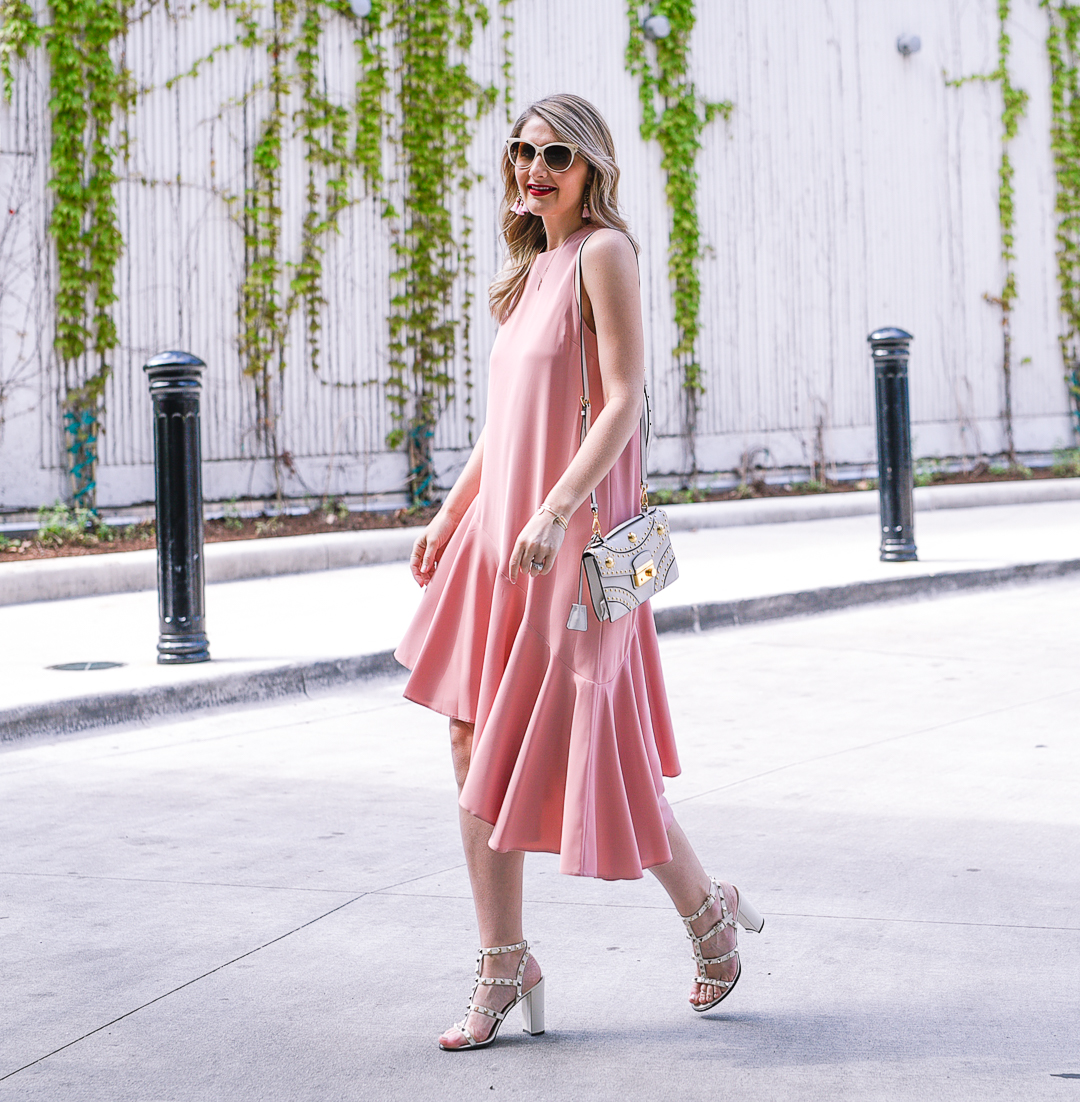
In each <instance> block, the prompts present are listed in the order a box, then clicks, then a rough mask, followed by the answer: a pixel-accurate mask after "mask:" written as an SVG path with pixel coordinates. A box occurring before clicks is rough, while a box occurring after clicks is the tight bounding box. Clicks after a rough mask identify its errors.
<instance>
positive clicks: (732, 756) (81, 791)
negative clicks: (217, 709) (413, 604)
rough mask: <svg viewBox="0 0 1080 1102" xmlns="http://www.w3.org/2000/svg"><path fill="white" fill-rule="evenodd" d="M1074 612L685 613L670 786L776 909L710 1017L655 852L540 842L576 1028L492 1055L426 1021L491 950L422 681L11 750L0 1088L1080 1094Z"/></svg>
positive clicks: (675, 681)
mask: <svg viewBox="0 0 1080 1102" xmlns="http://www.w3.org/2000/svg"><path fill="white" fill-rule="evenodd" d="M218 630H219V631H220V628H219V629H218ZM1078 635H1080V582H1077V581H1059V582H1055V583H1050V584H1044V585H1037V586H1028V587H1024V588H1016V589H1008V590H995V591H990V592H980V593H975V594H967V595H963V596H957V597H952V598H948V599H942V600H939V601H934V602H925V603H918V604H907V605H888V606H878V607H873V608H865V609H859V610H855V611H848V612H842V613H837V614H832V615H827V616H821V617H815V618H811V619H801V620H789V621H784V622H779V623H774V624H769V625H759V626H754V627H744V628H739V629H735V630H729V631H720V632H714V633H708V634H701V635H669V636H666V637H665V638H664V640H663V642H662V648H663V656H664V661H665V668H666V670H667V675H668V682H669V690H670V694H671V699H672V703H673V708H674V711H675V718H676V723H677V729H678V732H679V737H680V747H681V751H682V756H683V764H684V767H685V772H684V775H683V776H682V777H680V778H677V779H675V780H673V781H672V782H671V784H670V788H669V795H670V796H671V798H672V800H673V803H674V806H675V809H676V814H677V815H678V817H679V819H680V821H681V822H682V823H683V825H684V826H685V827H686V829H687V831H688V833H689V834H690V836H691V838H693V839H695V841H696V844H697V845H698V847H699V849H700V851H701V852H702V855H703V857H704V858H705V860H706V863H707V866H708V867H709V868H711V869H712V870H714V871H715V872H716V873H717V874H721V875H723V876H725V877H729V878H731V879H733V880H734V881H735V882H736V883H737V884H739V885H740V886H741V887H742V888H743V890H744V891H745V892H746V893H747V895H748V896H749V897H751V898H753V899H754V900H755V901H756V902H757V903H758V905H759V906H760V907H761V908H762V909H764V911H765V912H766V914H767V923H766V927H765V931H764V933H763V934H761V935H759V936H755V935H752V934H744V935H743V937H742V939H741V943H742V947H743V949H744V958H743V959H744V967H745V974H744V977H743V979H742V980H741V982H740V984H739V987H738V988H737V990H736V991H735V993H734V994H733V995H732V996H731V999H730V1001H729V1002H726V1003H725V1004H724V1005H723V1007H722V1008H720V1009H718V1010H717V1011H716V1012H713V1013H710V1014H707V1015H703V1016H697V1015H695V1014H693V1013H692V1012H691V1011H690V1009H689V1008H688V1006H687V1005H686V1003H685V1001H684V1000H685V996H686V994H687V992H688V989H689V981H690V977H691V975H692V966H691V961H690V957H689V953H688V950H687V947H686V942H685V939H684V938H683V935H682V927H681V925H680V924H679V922H678V921H677V919H676V918H675V917H674V915H673V913H672V912H671V910H670V908H669V907H668V906H667V905H666V903H665V900H664V897H663V896H662V893H661V892H660V890H659V889H658V887H657V885H656V884H655V882H653V881H652V880H651V878H646V879H645V880H643V881H639V882H634V883H623V884H604V883H597V882H592V881H582V880H575V879H570V878H566V877H560V876H559V875H558V873H557V872H556V868H555V863H554V860H553V859H551V858H548V857H544V856H541V857H537V858H530V859H529V861H528V863H527V877H528V879H527V893H526V894H527V899H528V906H527V927H526V928H527V931H528V936H529V937H530V938H531V939H532V941H533V944H534V947H535V950H536V952H537V955H538V958H539V959H540V961H541V963H542V964H543V966H544V969H545V971H546V973H547V975H548V985H549V992H548V1018H549V1030H548V1033H547V1035H546V1036H544V1037H538V1038H530V1037H528V1036H526V1035H524V1034H522V1033H521V1032H520V1031H519V1029H518V1026H519V1022H518V1021H515V1020H513V1019H511V1021H510V1022H508V1025H507V1028H506V1031H505V1037H504V1039H503V1040H500V1042H499V1043H498V1044H497V1045H496V1046H494V1047H493V1048H492V1049H489V1050H484V1051H481V1052H476V1053H465V1054H445V1053H441V1052H439V1051H438V1050H437V1049H436V1047H435V1043H434V1042H435V1037H436V1036H437V1034H438V1033H439V1031H440V1030H441V1029H442V1028H443V1027H444V1026H445V1025H447V1024H448V1023H449V1022H450V1021H451V1020H453V1019H454V1018H455V1017H457V1016H458V1013H459V1011H460V1009H461V1005H462V1003H463V1002H464V1000H465V997H466V995H467V993H468V988H469V977H470V974H471V968H472V951H473V948H474V945H475V940H476V938H475V933H474V929H473V917H472V911H471V904H470V902H469V895H468V887H467V882H466V877H465V872H464V869H463V866H462V862H461V855H460V850H459V845H458V841H457V838H456V833H455V827H454V825H453V824H454V794H453V791H452V785H451V782H450V776H449V763H448V760H447V752H446V746H445V741H446V736H445V723H444V720H442V719H441V718H439V717H436V716H433V715H431V714H429V713H427V712H425V711H424V710H423V709H421V708H418V707H416V706H413V705H410V704H407V703H405V702H403V701H402V700H401V699H400V697H399V695H398V694H399V691H400V686H399V685H395V684H391V683H387V682H379V683H371V684H369V685H368V686H367V687H365V688H363V689H362V690H358V691H354V692H352V693H348V694H344V693H342V694H339V695H334V696H324V697H321V698H319V699H316V700H310V701H308V700H304V701H299V702H290V703H286V704H280V705H278V706H276V707H270V708H264V709H260V710H250V711H245V712H236V713H231V714H217V715H202V716H199V717H196V718H193V719H189V720H187V721H185V722H179V723H173V724H170V725H165V726H156V727H150V728H145V729H127V730H113V731H109V732H107V733H104V734H98V735H95V736H92V737H82V738H69V739H66V740H63V741H59V742H46V741H34V742H29V743H26V744H24V745H22V746H17V745H16V746H10V747H8V748H7V749H6V750H4V751H3V752H2V753H0V832H2V837H3V839H4V848H3V854H2V857H0V945H2V949H0V952H2V954H3V958H4V968H3V980H4V982H3V983H2V984H0V1021H2V1022H3V1029H2V1032H0V1099H7V1098H12V1099H19V1100H20V1102H22V1100H25V1102H57V1100H63V1102H216V1100H229V1102H233V1100H237V1102H243V1100H247V1099H251V1100H258V1102H338V1100H341V1102H354V1100H358V1099H359V1100H366V1099H378V1100H382V1099H386V1100H396V1099H402V1100H405V1099H408V1100H410V1102H412V1100H428V1099H431V1100H439V1102H441V1100H444V1099H446V1100H449V1102H456V1100H458V1099H462V1100H465V1099H469V1100H475V1099H479V1098H493V1099H494V1098H520V1099H544V1100H557V1102H561V1100H564V1099H565V1100H568V1102H569V1100H571V1099H572V1100H574V1102H577V1100H580V1099H599V1100H607V1099H612V1100H614V1099H619V1100H622V1099H628V1098H629V1099H646V1098H648V1099H653V1098H663V1099H669V1098H670V1099H691V1100H697V1099H702V1100H704V1099H716V1098H725V1099H739V1098H742V1099H755V1100H772V1099H776V1100H778V1102H779V1100H783V1102H788V1100H792V1099H829V1100H833V1099H843V1100H848V1099H850V1100H853V1102H863V1100H876V1099H882V1100H886V1099H887V1100H889V1102H895V1100H903V1099H912V1100H919V1102H923V1100H927V1099H931V1100H938V1099H950V1100H951V1099H957V1100H980V1102H981V1100H984V1099H993V1100H997V1099H1001V1100H1006V1099H1007V1100H1008V1102H1015V1100H1016V1099H1023V1100H1024V1102H1030V1100H1041V1099H1054V1100H1056V1099H1076V1098H1080V1078H1077V1077H1080V1039H1078V1030H1077V1022H1078V1020H1080V1017H1078V1002H1080V995H1078V992H1080V801H1078V800H1077V797H1076V792H1077V782H1078V779H1080V742H1078V739H1077V726H1078V725H1077V715H1078V714H1080V679H1078V677H1077V672H1076V671H1077V662H1076V654H1077V639H1078ZM219 638H221V636H220V635H219ZM418 949H419V950H421V951H423V953H424V955H423V956H421V957H419V958H418V957H417V950H418ZM428 954H430V955H428ZM1066 1076H1071V1077H1072V1078H1067V1077H1066Z"/></svg>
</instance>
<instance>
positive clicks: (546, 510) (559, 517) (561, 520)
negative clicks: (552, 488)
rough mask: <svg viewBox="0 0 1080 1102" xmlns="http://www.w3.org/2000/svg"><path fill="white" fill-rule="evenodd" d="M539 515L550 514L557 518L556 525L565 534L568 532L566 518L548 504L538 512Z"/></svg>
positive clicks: (542, 506)
mask: <svg viewBox="0 0 1080 1102" xmlns="http://www.w3.org/2000/svg"><path fill="white" fill-rule="evenodd" d="M536 511H537V512H538V513H550V514H551V515H552V516H553V517H554V518H555V523H556V524H557V525H558V526H559V527H560V528H561V529H562V530H563V531H564V532H565V531H566V530H567V524H566V517H564V516H563V515H562V514H561V513H556V512H555V510H554V509H552V507H551V506H550V505H548V504H546V503H545V504H543V505H541V506H540V508H539V509H537V510H536Z"/></svg>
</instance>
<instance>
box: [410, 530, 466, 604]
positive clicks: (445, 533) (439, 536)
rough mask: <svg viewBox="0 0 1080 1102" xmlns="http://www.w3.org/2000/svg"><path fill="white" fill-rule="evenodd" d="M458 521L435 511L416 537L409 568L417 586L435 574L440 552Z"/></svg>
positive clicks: (426, 581) (425, 582)
mask: <svg viewBox="0 0 1080 1102" xmlns="http://www.w3.org/2000/svg"><path fill="white" fill-rule="evenodd" d="M457 526H458V521H457V520H455V519H454V518H453V517H451V516H448V515H447V514H446V513H442V512H439V513H436V514H435V517H434V518H433V520H432V521H431V523H430V524H429V525H428V526H427V527H426V528H425V529H424V530H423V531H422V532H421V533H420V535H419V536H417V537H416V542H415V543H414V544H413V549H412V554H411V555H410V556H409V569H410V570H411V571H412V576H413V577H414V578H415V579H416V584H417V585H418V586H421V587H422V586H425V585H427V584H428V582H430V581H431V579H432V578H433V577H434V576H435V567H437V566H438V565H439V560H440V559H441V558H442V553H443V551H444V550H445V549H446V545H447V544H448V543H449V542H450V537H451V536H452V535H453V534H454V532H455V531H456V530H457Z"/></svg>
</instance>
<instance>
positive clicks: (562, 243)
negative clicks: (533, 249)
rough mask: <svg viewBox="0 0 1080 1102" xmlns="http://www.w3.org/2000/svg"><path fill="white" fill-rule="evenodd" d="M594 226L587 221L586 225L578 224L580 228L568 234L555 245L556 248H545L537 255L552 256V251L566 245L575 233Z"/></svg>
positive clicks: (554, 251) (556, 250) (555, 251)
mask: <svg viewBox="0 0 1080 1102" xmlns="http://www.w3.org/2000/svg"><path fill="white" fill-rule="evenodd" d="M592 228H593V227H591V226H590V225H588V223H586V224H585V225H584V226H578V228H577V229H576V230H574V233H571V234H568V235H567V236H566V238H565V239H564V240H563V241H562V242H561V243H560V244H558V245H556V246H555V248H554V249H545V250H544V251H543V252H542V253H537V254H536V255H537V256H551V254H552V253H557V252H558V251H559V250H560V249H561V248H562V247H563V245H565V244H566V243H567V241H569V240H570V238H571V237H573V236H574V234H577V233H581V231H582V230H588V229H592Z"/></svg>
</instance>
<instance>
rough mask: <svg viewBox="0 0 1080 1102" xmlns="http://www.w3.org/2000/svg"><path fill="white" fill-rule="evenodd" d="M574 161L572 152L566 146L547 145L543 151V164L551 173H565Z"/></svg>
mask: <svg viewBox="0 0 1080 1102" xmlns="http://www.w3.org/2000/svg"><path fill="white" fill-rule="evenodd" d="M573 159H574V151H573V150H572V149H571V148H570V147H569V146H568V145H549V146H548V147H547V149H545V150H544V163H545V164H546V165H547V166H548V168H550V169H551V171H552V172H565V171H566V170H567V169H568V168H569V167H570V163H571V162H572V161H573Z"/></svg>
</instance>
